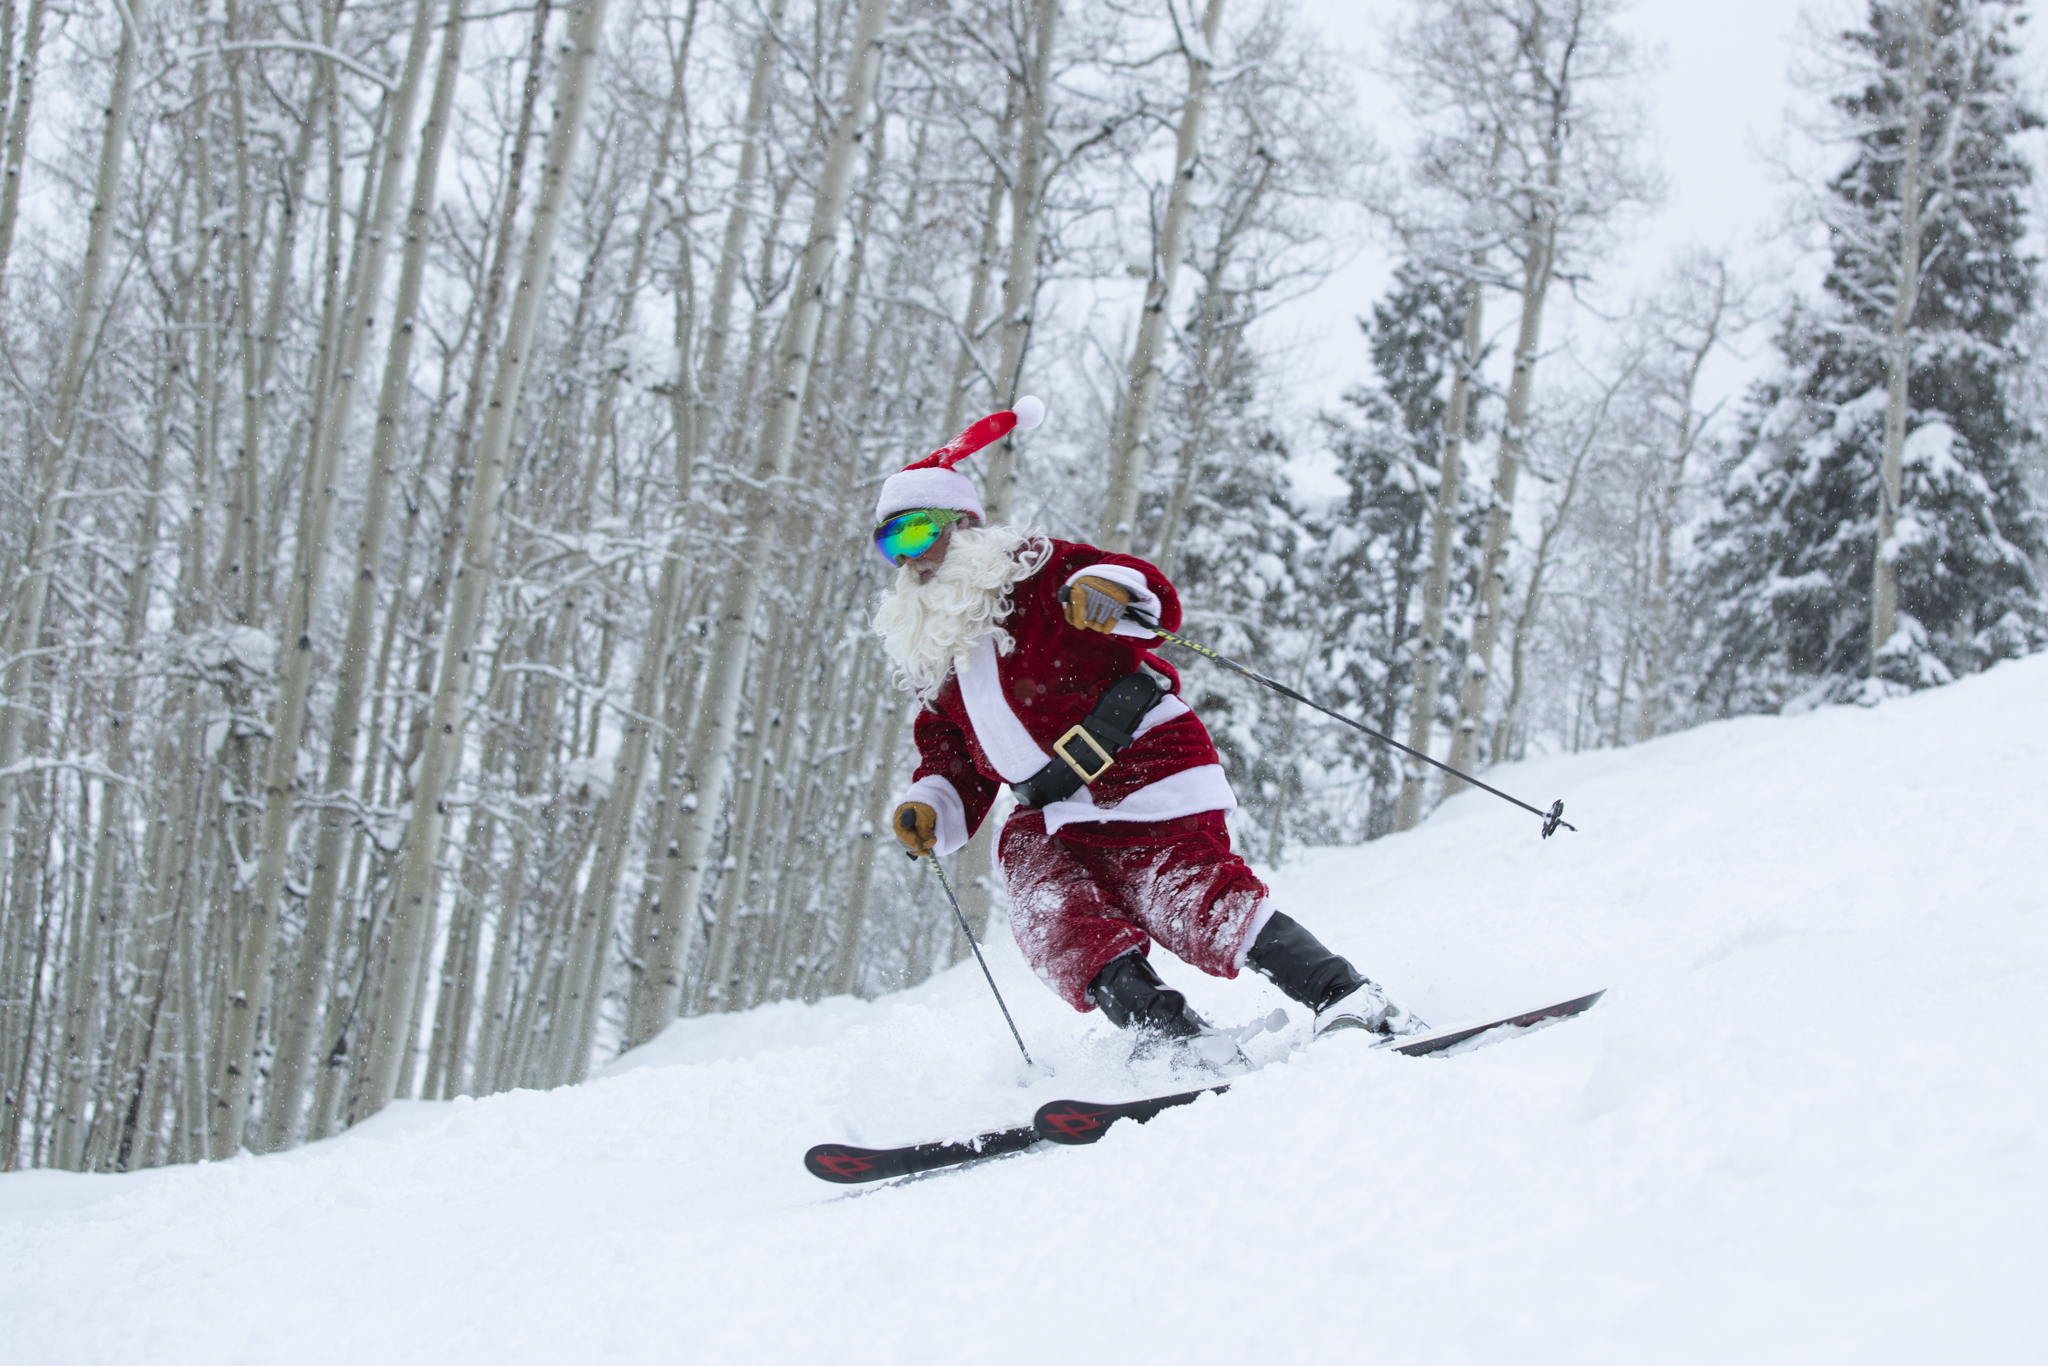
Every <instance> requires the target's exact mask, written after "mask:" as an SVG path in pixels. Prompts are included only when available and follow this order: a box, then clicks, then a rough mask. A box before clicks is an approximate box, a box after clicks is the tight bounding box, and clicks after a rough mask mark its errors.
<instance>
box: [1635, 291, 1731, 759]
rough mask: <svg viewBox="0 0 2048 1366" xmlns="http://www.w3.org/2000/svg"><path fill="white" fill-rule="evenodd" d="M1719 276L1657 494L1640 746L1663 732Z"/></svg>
mask: <svg viewBox="0 0 2048 1366" xmlns="http://www.w3.org/2000/svg"><path fill="white" fill-rule="evenodd" d="M1714 270H1715V276H1714V296H1713V301H1712V303H1711V304H1710V305H1709V306H1708V313H1707V317H1706V319H1705V325H1704V327H1703V328H1702V330H1701V333H1700V340H1699V344H1698V345H1697V346H1695V347H1694V348H1693V350H1692V353H1691V355H1690V357H1689V358H1688V360H1687V363H1686V368H1685V379H1684V383H1683V387H1682V388H1681V390H1680V392H1679V395H1678V434H1677V438H1678V439H1677V443H1676V449H1675V450H1674V451H1673V453H1672V455H1671V456H1670V457H1669V458H1668V459H1666V460H1665V461H1664V462H1663V470H1662V473H1663V479H1662V481H1661V482H1660V484H1659V486H1658V489H1657V502H1656V512H1655V514H1654V516H1655V518H1656V527H1655V530H1654V533H1653V534H1654V536H1655V538H1656V545H1655V548H1654V550H1653V552H1652V553H1653V561H1652V566H1651V571H1650V601H1649V605H1648V612H1649V618H1650V624H1649V631H1650V641H1649V647H1648V649H1647V650H1646V651H1645V653H1644V657H1643V705H1642V707H1641V708H1640V709H1639V710H1638V711H1637V713H1636V740H1637V742H1638V743H1641V742H1642V741H1645V740H1650V739H1653V738H1655V737H1656V735H1657V734H1658V732H1659V731H1660V730H1661V729H1662V726H1663V688H1664V673H1665V670H1666V668H1667V667H1668V665H1669V661H1670V656H1671V650H1672V645H1673V642H1672V623H1671V620H1670V617H1671V575H1672V565H1671V541H1672V537H1673V536H1674V535H1675V534H1676V533H1677V530H1678V516H1679V498H1680V496H1681V495H1682V494H1683V493H1684V490H1685V476H1686V465H1687V463H1688V462H1689V461H1690V460H1691V458H1692V448H1693V445H1694V443H1695V442H1697V441H1698V440H1699V434H1700V427H1701V425H1702V424H1701V423H1700V422H1699V421H1698V415H1697V414H1696V413H1695V412H1694V410H1693V402H1694V397H1695V395H1697V394H1698V393H1699V383H1700V372H1701V371H1702V370H1703V369H1705V367H1706V363H1707V357H1708V356H1710V355H1712V354H1713V351H1714V348H1715V347H1717V346H1719V345H1720V342H1721V328H1722V323H1723V319H1724V318H1725V316H1726V313H1727V310H1728V307H1729V299H1728V271H1727V268H1726V266H1725V265H1723V264H1721V263H1719V262H1716V263H1715V266H1714Z"/></svg>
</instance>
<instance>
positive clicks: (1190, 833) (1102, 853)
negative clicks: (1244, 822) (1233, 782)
mask: <svg viewBox="0 0 2048 1366" xmlns="http://www.w3.org/2000/svg"><path fill="white" fill-rule="evenodd" d="M997 857H998V858H999V859H1000V861H1001V862H1002V866H1003V880H1004V882H1005V883H1007V884H1008V887H1009V892H1010V928H1011V930H1012V931H1013V932H1014V933H1015V934H1016V936H1017V945H1018V947H1019V948H1021V949H1023V951H1024V958H1025V961H1026V962H1028V963H1030V964H1031V966H1032V969H1033V970H1034V971H1036V972H1037V973H1038V975H1039V977H1040V978H1041V979H1043V980H1044V982H1045V983H1046V985H1047V986H1050V987H1051V988H1052V989H1053V990H1054V991H1055V992H1057V993H1058V994H1059V996H1060V998H1061V999H1062V1000H1064V1001H1065V1002H1066V1003H1067V1004H1068V1005H1070V1006H1072V1007H1074V1009H1076V1010H1092V1009H1094V1007H1093V1005H1092V1004H1091V1003H1090V1002H1089V1000H1088V984H1089V983H1090V982H1092V981H1094V980H1095V974H1097V973H1098V972H1101V971H1102V969H1103V968H1104V967H1105V966H1107V965H1108V963H1109V961H1110V960H1111V959H1112V958H1115V957H1117V956H1118V955H1120V954H1124V953H1128V952H1130V951H1131V950H1132V949H1137V950H1139V951H1141V952H1143V951H1145V950H1146V949H1148V948H1149V947H1150V946H1151V944H1152V943H1153V942H1155V941H1156V942H1158V943H1159V944H1161V945H1164V946H1165V947H1166V949H1167V950H1168V951H1169V952H1171V953H1172V954H1173V955H1174V956H1175V957H1177V958H1179V959H1180V960H1181V961H1183V962H1185V963H1187V964H1188V965H1189V966H1190V967H1194V968H1199V969H1200V970H1202V971H1203V972H1206V973H1208V974H1209V975H1210V976H1212V977H1235V976H1237V972H1238V968H1239V966H1240V965H1241V964H1242V962H1243V954H1244V946H1245V939H1246V937H1247V935H1248V934H1249V933H1250V931H1251V929H1252V926H1253V923H1254V921H1255V920H1256V918H1257V917H1258V914H1259V908H1260V907H1261V906H1262V905H1263V904H1264V902H1265V899H1266V884H1265V883H1263V882H1261V881H1259V879H1258V877H1257V876H1256V875H1254V874H1253V872H1252V870H1251V869H1250V868H1249V867H1247V866H1246V864H1245V861H1244V860H1243V859H1241V858H1239V857H1238V856H1237V854H1236V853H1235V852H1233V851H1232V849H1231V847H1230V831H1229V829H1228V827H1227V826H1225V824H1224V821H1223V813H1222V812H1220V811H1205V812H1202V813H1200V814H1199V815H1194V816H1182V817H1180V818H1179V819H1177V820H1170V821H1158V822H1150V823H1136V822H1126V823H1119V822H1115V821H1090V822H1087V823H1084V824H1079V825H1069V826H1065V827H1063V828H1062V829H1061V830H1060V832H1059V833H1058V834H1057V835H1048V834H1046V833H1045V818H1044V817H1043V816H1042V815H1040V814H1039V813H1038V812H1036V811H1019V812H1018V813H1017V814H1016V815H1015V816H1013V817H1011V818H1010V821H1009V823H1008V824H1007V825H1005V826H1004V827H1003V834H1002V840H1001V842H1000V843H999V844H998V845H997Z"/></svg>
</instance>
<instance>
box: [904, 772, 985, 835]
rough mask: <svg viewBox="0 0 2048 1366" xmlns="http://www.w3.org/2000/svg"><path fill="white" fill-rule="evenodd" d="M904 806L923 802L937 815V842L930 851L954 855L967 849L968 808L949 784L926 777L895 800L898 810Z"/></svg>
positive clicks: (946, 781) (933, 774) (929, 776)
mask: <svg viewBox="0 0 2048 1366" xmlns="http://www.w3.org/2000/svg"><path fill="white" fill-rule="evenodd" d="M905 802H923V803H924V804H925V805H926V806H929V807H930V808H931V809H932V810H934V811H936V812H938V813H939V831H938V834H939V842H938V844H937V845H935V846H934V847H933V852H934V853H938V854H956V853H958V852H960V850H961V849H962V848H964V847H965V846H966V844H967V807H966V806H965V805H964V804H963V803H962V802H961V800H960V793H959V792H958V791H957V790H955V788H954V787H953V784H952V783H951V782H950V781H948V780H947V779H945V778H941V777H940V776H939V775H938V774H936V773H927V774H925V775H924V777H922V778H919V779H918V780H917V781H916V782H914V783H912V784H911V785H910V790H909V791H907V792H905V793H904V794H903V795H902V796H901V797H898V798H897V799H896V805H898V806H901V805H903V803H905Z"/></svg>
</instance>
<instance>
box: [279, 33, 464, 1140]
mask: <svg viewBox="0 0 2048 1366" xmlns="http://www.w3.org/2000/svg"><path fill="white" fill-rule="evenodd" d="M464 2H465V0H447V9H446V11H445V13H444V16H443V20H442V28H443V33H442V38H441V56H440V61H439V64H438V66H437V68H436V70H435V75H434V93H433V96H432V98H431V99H430V101H429V103H428V106H427V118H426V122H425V124H424V125H423V126H422V127H421V129H420V135H419V138H420V140H419V158H418V161H417V163H416V165H415V168H414V172H413V191H412V199H411V202H410V204H409V205H408V207H407V210H406V220H405V250H404V254H403V257H402V259H401V262H400V266H399V276H398V295H397V298H396V299H395V301H394V302H393V305H392V328H391V338H390V342H389V344H388V347H387V350H386V353H385V359H384V374H383V380H382V382H381V385H380V387H379V390H378V396H377V415H376V424H375V427H374V430H373V436H372V438H371V448H370V467H369V470H368V472H367V476H368V477H367V482H366V483H365V485H364V489H363V508H362V520H361V522H360V524H359V525H358V528H357V531H356V557H355V576H354V582H353V587H352V588H351V590H350V594H349V611H348V625H347V628H346V631H345V634H344V635H343V638H342V647H341V653H340V656H339V657H338V659H337V660H336V676H335V684H334V708H333V715H332V718H331V722H330V725H331V729H330V731H329V734H328V741H327V765H326V777H325V779H324V781H323V785H322V790H323V791H325V792H326V793H328V794H330V795H334V794H340V793H345V792H352V791H354V790H355V787H356V749H357V746H358V745H359V744H360V743H361V735H360V733H359V722H360V719H361V716H362V705H363V694H364V691H365V689H366V686H367V682H368V679H369V676H370V667H371V665H372V664H373V663H374V661H375V658H376V654H375V652H374V651H373V650H372V649H371V648H370V647H371V640H372V635H373V632H374V631H375V628H376V612H377V600H378V589H379V587H380V585H381V584H382V583H383V581H384V580H383V575H382V569H383V561H384V543H385V537H386V533H387V528H388V524H389V520H390V518H389V513H390V503H391V488H392V484H393V481H394V480H395V479H396V476H397V464H398V455H399V451H398V443H399V427H398V424H399V418H400V412H401V409H402V407H403V405H404V402H405V396H406V389H407V380H408V378H409V376H410V373H411V368H412V352H413V342H414V333H415V328H416V318H415V315H416V314H417V313H418V311H419V302H420V292H421V288H422V284H423V282H424V280H425V277H426V264H427V247H428V239H429V231H430V228H431V226H432V220H433V214H434V202H435V193H434V187H435V183H436V181H437V179H438V178H439V175H440V166H441V149H442V147H443V145H444V143H445V141H446V137H447V131H448V117H449V111H450V108H451V106H452V104H453V101H454V93H455V81H456V77H457V76H458V75H459V74H460V71H461V59H462V38H463V29H464V23H463V15H462V11H463V5H464ZM430 7H431V0H418V10H417V13H416V15H415V19H414V26H415V27H414V31H415V33H416V34H417V33H418V32H419V31H420V29H421V28H422V27H423V26H424V25H423V20H424V18H425V16H426V15H427V13H428V11H429V9H430ZM421 60H422V61H424V53H422V54H421ZM411 68H412V60H411V57H410V56H408V60H407V75H408V77H410V76H411V74H412V70H411ZM387 136H388V137H390V138H392V140H393V144H392V145H393V146H394V147H402V146H403V145H404V144H405V143H406V142H407V141H409V139H410V137H411V107H410V100H409V99H408V100H405V101H402V102H401V103H400V104H399V106H398V108H397V109H396V111H395V112H394V115H393V118H392V123H391V126H390V128H389V129H388V130H387ZM393 156H394V160H393V161H392V163H391V164H390V165H389V166H388V168H387V170H386V177H387V179H386V184H387V185H388V186H390V187H393V189H394V191H395V187H396V185H397V183H398V174H397V173H398V169H399V168H398V166H397V164H396V161H395V153H394V154H393ZM386 207H387V208H388V206H386ZM382 227H383V224H382V220H381V219H380V221H379V222H378V224H377V225H376V227H375V229H374V230H375V231H377V232H379V233H380V235H381V232H382ZM371 303H374V295H371V296H369V298H368V299H366V301H365V307H368V306H369V305H370V304H371ZM348 831H349V822H348V821H347V819H346V818H345V817H344V816H342V814H341V813H339V812H335V811H327V812H323V813H322V814H321V815H320V817H319V820H318V829H317V830H316V832H315V844H314V853H313V874H312V883H311V886H310V888H309V890H308V893H307V897H306V925H305V931H304V933H303V935H302V936H301V943H300V951H299V959H298V962H297V964H296V965H295V966H294V968H293V971H292V973H291V976H290V978H289V986H288V988H287V998H286V999H287V1000H289V1001H291V1002H292V1003H293V1005H294V1007H295V1008H294V1009H290V1010H287V1011H284V1012H283V1013H282V1017H281V1018H280V1020H279V1022H278V1042H277V1052H276V1056H275V1058H274V1059H273V1061H272V1064H271V1075H270V1090H269V1098H268V1104H267V1107H266V1111H265V1114H264V1120H263V1135H262V1147H263V1148H264V1149H265V1150H269V1151H275V1150H276V1149H279V1148H282V1147H286V1146H289V1145H290V1143H291V1142H292V1140H293V1137H294V1133H295V1130H296V1127H297V1121H298V1111H299V1107H300V1105H301V1103H302V1099H303V1092H304V1089H305V1082H306V1075H307V1072H308V1071H309V1069H310V1068H311V1067H312V1065H313V1061H314V1052H315V1050H316V1049H317V1048H318V1047H319V1036H320V1028H319V1027H320V1023H321V1019H322V1014H323V1012H322V1011H321V1009H320V1004H321V1002H322V1001H323V1000H324V998H325V993H326V976H327V968H328V962H329V959H330V958H331V956H332V954H333V951H334V921H335V902H336V897H337V895H338V893H339V889H340V878H341V873H342V869H343V862H344V858H345V847H344V846H345V842H346V840H347V838H348Z"/></svg>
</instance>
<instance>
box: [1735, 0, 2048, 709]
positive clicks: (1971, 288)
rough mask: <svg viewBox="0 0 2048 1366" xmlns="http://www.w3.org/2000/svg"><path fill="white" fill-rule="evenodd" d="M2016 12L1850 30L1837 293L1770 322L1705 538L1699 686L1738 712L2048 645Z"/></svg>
mask: <svg viewBox="0 0 2048 1366" xmlns="http://www.w3.org/2000/svg"><path fill="white" fill-rule="evenodd" d="M2015 8H2016V6H2015V4H2014V3H2013V0H1873V3H1872V4H1871V6H1870V9H1869V15H1868V21H1867V25H1866V27H1864V28H1862V29H1859V30H1855V31H1852V32H1848V33H1844V34H1842V35H1840V37H1839V39H1838V48H1839V49H1840V53H1841V55H1843V56H1844V57H1845V58H1847V59H1848V63H1847V64H1846V65H1845V68H1844V69H1845V70H1847V71H1849V72H1851V73H1853V76H1852V79H1853V80H1854V82H1855V83H1854V84H1852V85H1845V87H1844V88H1841V89H1838V90H1837V91H1836V92H1835V93H1834V94H1833V96H1832V97H1831V101H1830V103H1831V105H1832V108H1833V110H1834V112H1835V114H1836V116H1837V119H1838V122H1839V127H1840V128H1841V129H1842V130H1843V132H1844V136H1845V138H1846V140H1847V141H1848V143H1849V146H1850V147H1851V149H1852V155H1851V157H1850V160H1849V163H1848V164H1847V166H1846V167H1845V168H1844V169H1843V170H1842V171H1841V172H1840V173H1839V174H1838V175H1837V176H1835V178H1834V179H1833V180H1832V181H1830V182H1829V184H1828V185H1827V187H1826V190H1825V192H1824V194H1823V196H1822V197H1821V201H1820V204H1819V208H1820V217H1821V220H1822V222H1823V223H1824V224H1825V226H1826V227H1827V229H1828V232H1829V238H1830V242H1831V247H1832V261H1831V267H1830V270H1829V273H1828V276H1827V279H1826V284H1825V289H1824V295H1823V299H1822V301H1821V302H1820V303H1819V305H1818V306H1817V307H1809V306H1805V305H1799V306H1795V307H1794V308H1793V309H1792V310H1791V311H1790V313H1789V314H1788V316H1787V318H1786V319H1785V321H1784V323H1783V325H1782V327H1781V328H1780V331H1779V334H1778V338H1777V346H1778V349H1779V351H1780V352H1781V354H1782V356H1783V366H1782V369H1781V371H1780V373H1778V374H1777V375H1775V376H1773V377H1771V378H1769V379H1767V380H1765V381H1763V382H1761V383H1759V384H1758V385H1757V386H1756V388H1755V389H1754V390H1753V391H1752V393H1751V395H1750V400H1749V404H1748V411H1747V413H1746V416H1745V422H1744V427H1743V434H1742V439H1741V440H1740V441H1739V442H1738V445H1737V450H1736V454H1735V457H1734V459H1733V460H1732V461H1731V462H1730V464H1729V466H1728V468H1727V469H1726V470H1725V471H1724V473H1723V482H1722V489H1721V495H1722V507H1721V509H1720V511H1719V513H1718V514H1717V515H1716V516H1715V517H1714V518H1713V519H1712V520H1711V522H1710V523H1709V525H1708V526H1707V527H1706V529H1705V532H1704V535H1703V536H1702V540H1701V545H1702V552H1703V553H1702V556H1701V560H1700V566H1699V574H1698V582H1697V589H1698V601H1700V602H1701V603H1703V604H1707V605H1708V606H1707V616H1706V618H1705V619H1704V620H1703V621H1702V622H1701V624H1700V625H1701V631H1702V646H1703V650H1704V653H1705V664H1704V675H1705V678H1704V690H1705V691H1706V692H1707V693H1708V695H1709V699H1710V700H1711V701H1714V702H1718V703H1720V704H1721V705H1722V706H1723V707H1725V708H1728V709H1732V710H1748V709H1755V708H1761V707H1771V706H1776V705H1781V704H1782V703H1783V702H1785V701H1786V700H1787V699H1788V698H1790V697H1792V696H1794V695H1795V694H1798V693H1801V692H1806V691H1809V690H1811V691H1815V692H1817V695H1818V696H1821V697H1825V698H1831V699H1837V700H1840V699H1848V698H1853V697H1864V696H1871V695H1876V694H1881V693H1883V692H1886V691H1891V690H1896V689H1900V688H1912V687H1926V686H1931V685H1934V684H1938V683H1942V682H1946V681H1948V680H1949V679H1951V678H1953V677H1955V676H1957V675H1959V674H1963V673H1969V672H1972V671H1975V670H1979V669H1982V668H1985V667H1987V666H1988V665H1990V664H1992V663H1994V662H1996V661H1997V660H1999V659H2003V658H2009V657H2011V656H2014V655H2018V654H2021V653H2024V652H2026V651H2028V650H2033V649H2038V648H2040V647H2041V646H2042V644H2043V643H2044V642H2048V608H2044V603H2043V598H2042V589H2041V582H2040V579H2039V577H2038V569H2037V566H2038V565H2039V564H2040V562H2041V557H2042V555H2043V552H2044V548H2048V517H2044V514H2043V511H2042V508H2041V505H2040V503H2039V501H2038V499H2037V497H2036V495H2035V494H2034V493H2033V492H2032V491H2031V490H2030V489H2029V488H2028V487H2027V482H2026V479H2025V473H2024V472H2025V468H2026V464H2027V462H2028V460H2029V459H2030V458H2031V452H2032V451H2033V449H2034V448H2036V447H2038V445H2039V443H2040V441H2041V433H2040V431H2039V430H2038V429H2037V428H2036V427H2035V426H2034V425H2033V423H2032V422H2031V421H2030V419H2029V418H2028V416H2027V415H2026V414H2025V413H2024V412H2023V411H2022V410H2021V408H2020V407H2019V405H2018V403H2017V402H2016V398H2017V391H2016V388H2015V384H2016V380H2017V378H2018V376H2019V374H2020V373H2021V372H2022V369H2023V366H2024V364H2025V362H2024V360H2023V358H2022V357H2021V356H2020V355H2019V354H2018V353H2017V352H2016V350H2015V349H2014V343H2015V342H2016V341H2017V340H2018V339H2019V337H2020V336H2021V335H2022V334H2021V331H2020V329H2019V325H2020V324H2021V322H2022V321H2023V320H2024V319H2026V318H2027V317H2028V315H2029V312H2030V310H2031V308H2032V306H2033V299H2034V284H2035V280H2034V273H2035V266H2036V262H2035V260H2034V259H2033V258H2030V257H2028V256H2025V255H2024V254H2022V252H2021V249H2020V243H2021V241H2022V239H2023V237H2024V234H2025V230H2026V222H2025V214H2024V209H2023V204H2022V201H2023V195H2024V192H2025V190H2026V187H2027V185H2028V183H2029V180H2030V172H2029V168H2028V165H2027V163H2026V161H2025V159H2024V158H2023V156H2022V154H2021V152H2020V151H2019V150H2018V148H2017V147H2016V146H2015V142H2016V140H2017V139H2018V138H2019V137H2020V135H2022V134H2024V133H2025V132H2027V131H2028V130H2030V129H2033V128H2038V127H2040V126H2041V119H2040V116H2039V115H2038V114H2037V113H2035V112H2034V111H2033V110H2032V109H2031V108H2029V107H2028V106H2027V104H2026V103H2025V102H2024V101H2023V99H2022V98H2021V97H2020V95H2019V93H2018V91H2017V89H2016V80H2015V77H2014V75H2013V73H2012V70H2011V65H2012V62H2013V59H2014V57H2015V55H2016V49H2015V47H2014V44H2013V41H2012V38H2011V28H2012V27H2013V24H2014V17H2013V15H2014V11H2015ZM1880 554H1882V556H1883V557H1884V562H1883V563H1882V564H1881V563H1880V559H1879V557H1880ZM1888 598H1891V599H1893V601H1891V602H1888V601H1887V599H1888ZM1874 641H1875V645H1874V644H1873V642H1874Z"/></svg>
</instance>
